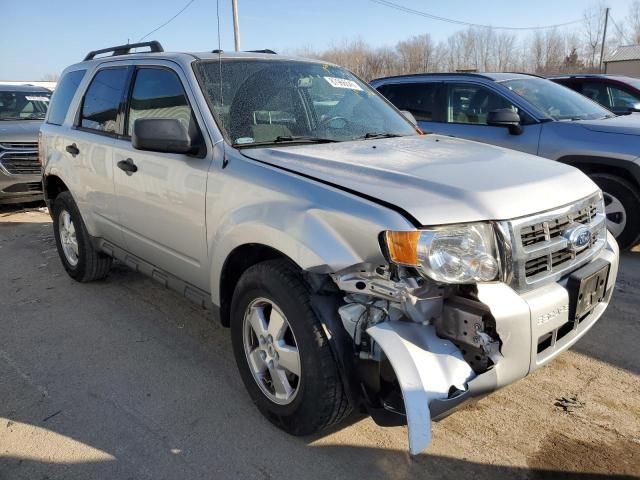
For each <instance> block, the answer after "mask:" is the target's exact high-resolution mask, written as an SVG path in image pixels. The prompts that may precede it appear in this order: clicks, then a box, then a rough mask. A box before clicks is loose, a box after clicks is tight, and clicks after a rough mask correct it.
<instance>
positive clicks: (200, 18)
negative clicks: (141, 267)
mask: <svg viewBox="0 0 640 480" xmlns="http://www.w3.org/2000/svg"><path fill="white" fill-rule="evenodd" d="M219 1H220V23H221V36H222V48H223V49H224V50H232V49H233V29H232V19H231V0H219ZM186 2H187V0H107V1H106V2H105V1H101V2H96V1H94V0H57V1H51V0H47V1H44V0H30V1H22V0H0V12H2V13H1V15H2V27H1V28H0V81H1V80H38V79H41V78H42V77H43V76H44V75H46V74H54V73H59V72H60V71H61V70H62V69H63V68H65V67H66V66H67V65H69V64H72V63H75V62H77V61H79V60H81V59H82V57H83V56H84V55H85V54H86V52H88V51H89V50H93V49H98V48H104V47H107V46H112V45H117V44H121V43H127V40H130V41H131V42H134V41H137V40H138V39H139V38H140V37H142V36H143V35H145V34H146V33H147V32H149V31H150V30H152V29H153V28H155V27H157V26H158V25H160V24H162V23H163V22H165V21H166V20H167V19H168V18H170V17H171V16H172V15H173V14H175V13H176V12H177V11H178V10H180V8H182V6H184V5H185V4H186ZM394 2H395V3H399V4H402V5H404V6H406V7H410V8H414V9H418V10H422V11H426V12H429V13H432V14H434V15H439V16H446V17H450V18H454V19H457V20H463V21H470V22H475V23H482V24H491V25H509V26H532V25H548V24H550V23H563V22H566V21H571V20H575V19H579V18H581V16H582V12H583V10H584V9H585V7H586V6H588V5H590V3H589V2H588V1H585V0H537V1H536V2H535V8H533V7H526V8H525V7H524V5H525V2H518V1H514V0H493V1H488V0H487V1H469V0H446V1H438V2H435V1H428V0H394ZM526 3H527V4H528V3H529V2H526ZM630 3H631V1H630V0H608V2H607V4H608V5H609V6H610V7H611V8H612V15H613V17H614V18H615V20H616V21H617V22H618V24H620V23H621V22H622V21H623V20H624V17H625V16H626V15H627V9H628V6H629V4H630ZM238 4H239V12H240V30H241V39H242V48H243V49H246V50H248V49H258V48H271V49H274V50H276V51H289V52H293V51H296V50H299V49H302V48H304V47H310V48H314V49H318V50H320V49H323V48H327V47H330V46H332V45H340V44H341V43H343V42H344V41H346V40H350V39H355V38H361V39H362V40H364V41H366V42H368V43H370V44H372V45H375V46H381V45H394V44H395V43H396V42H398V41H399V40H403V39H405V38H407V37H409V36H412V35H418V34H422V33H430V34H431V35H432V36H433V37H434V38H435V39H436V40H441V39H445V38H446V37H447V36H448V35H450V34H451V33H453V32H455V31H457V30H459V29H461V28H462V27H460V26H456V25H451V24H447V23H443V22H438V21H435V20H430V19H426V18H422V17H419V16H416V15H411V14H408V13H403V12H400V11H397V10H393V9H390V8H388V7H385V6H382V5H379V4H376V3H373V2H372V1H370V0H322V1H320V0H316V1H313V0H304V1H302V0H238ZM98 5H102V6H101V7H99V6H98ZM150 39H157V40H160V41H161V42H162V44H163V45H164V47H165V49H166V50H186V51H205V50H212V49H214V48H217V43H218V40H217V29H216V1H215V0H195V2H194V3H193V4H192V5H191V6H190V7H189V8H188V9H187V10H186V11H185V12H184V13H183V14H182V15H180V16H179V17H178V18H176V19H175V20H174V21H173V22H171V23H170V24H169V25H167V26H166V27H164V28H162V29H161V30H159V31H158V32H156V33H155V34H154V35H152V36H151V37H150Z"/></svg>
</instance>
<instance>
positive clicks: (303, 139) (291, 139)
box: [233, 135, 339, 148]
mask: <svg viewBox="0 0 640 480" xmlns="http://www.w3.org/2000/svg"><path fill="white" fill-rule="evenodd" d="M335 142H339V140H334V139H332V138H322V137H311V136H306V135H279V136H277V137H276V138H274V139H273V140H268V141H265V142H250V143H238V142H236V143H234V144H233V146H234V147H236V148H242V147H262V146H265V145H278V144H282V143H335Z"/></svg>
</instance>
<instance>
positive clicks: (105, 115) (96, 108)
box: [80, 67, 128, 134]
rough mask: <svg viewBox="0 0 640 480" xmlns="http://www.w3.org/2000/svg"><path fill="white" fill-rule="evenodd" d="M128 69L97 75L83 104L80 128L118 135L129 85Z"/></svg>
mask: <svg viewBox="0 0 640 480" xmlns="http://www.w3.org/2000/svg"><path fill="white" fill-rule="evenodd" d="M127 75H128V72H127V69H126V68H124V67H123V68H106V69H104V70H100V71H99V72H98V73H96V75H95V77H93V80H91V84H90V85H89V88H88V89H87V93H86V94H85V96H84V100H83V102H82V111H81V114H80V126H81V127H82V128H89V129H91V130H97V131H100V132H106V133H113V134H115V133H118V121H117V120H118V111H119V109H120V104H121V103H122V100H123V93H124V89H125V85H126V83H127Z"/></svg>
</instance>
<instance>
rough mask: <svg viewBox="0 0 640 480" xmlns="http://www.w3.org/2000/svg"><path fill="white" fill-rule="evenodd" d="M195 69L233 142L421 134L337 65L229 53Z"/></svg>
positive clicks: (273, 142)
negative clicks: (232, 57) (233, 56)
mask: <svg viewBox="0 0 640 480" xmlns="http://www.w3.org/2000/svg"><path fill="white" fill-rule="evenodd" d="M196 72H197V73H198V75H199V76H200V78H201V81H202V84H203V86H204V90H205V94H206V95H207V96H208V98H209V101H210V104H211V105H212V106H213V110H214V114H215V116H216V118H217V120H218V123H219V125H220V126H221V127H222V130H223V131H224V132H225V135H226V137H227V139H228V140H229V141H230V142H231V143H232V144H233V145H234V146H236V147H250V146H263V145H279V144H287V143H295V144H299V143H329V142H341V141H348V140H356V139H360V138H365V139H367V138H384V137H400V136H406V135H416V134H417V131H416V129H415V128H414V127H413V125H412V124H411V123H410V122H409V121H407V120H406V119H405V118H404V117H403V116H402V115H401V114H399V113H398V112H397V111H396V110H394V109H393V108H392V107H391V106H390V105H389V104H387V102H385V101H384V100H383V99H382V98H380V97H379V96H378V94H376V93H375V92H374V91H373V90H371V89H370V88H369V87H368V86H367V85H366V84H365V83H363V82H361V81H360V80H359V79H358V78H357V77H355V76H354V75H353V74H351V73H349V72H348V71H347V70H345V69H342V68H340V67H336V66H333V65H327V64H321V63H317V64H314V63H302V62H295V61H291V62H266V61H259V60H227V61H222V62H221V63H219V62H217V61H215V62H202V63H199V64H198V65H197V66H196ZM220 78H222V82H220Z"/></svg>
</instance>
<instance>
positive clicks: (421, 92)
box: [380, 83, 439, 122]
mask: <svg viewBox="0 0 640 480" xmlns="http://www.w3.org/2000/svg"><path fill="white" fill-rule="evenodd" d="M438 85H439V84H438V83H402V84H391V85H384V86H383V87H381V88H380V93H382V94H383V95H384V96H385V97H387V99H388V100H389V101H390V102H391V103H393V104H394V105H395V106H396V108H398V109H399V110H408V111H409V112H411V114H412V115H413V116H414V117H415V119H416V120H418V121H424V122H430V121H433V120H434V111H435V109H436V92H437V90H438Z"/></svg>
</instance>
